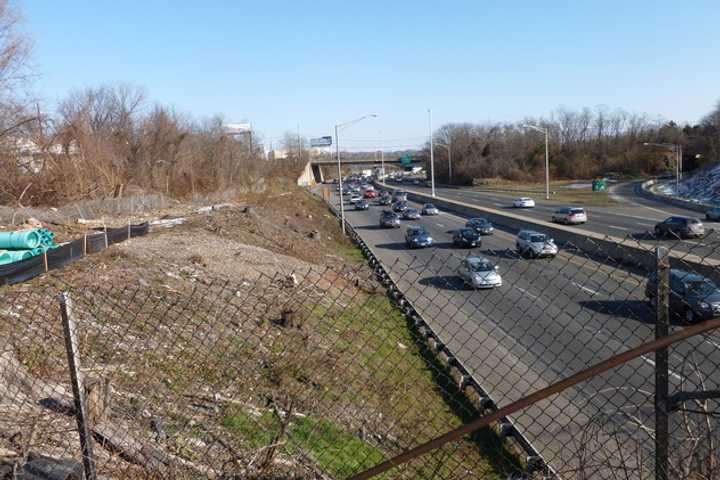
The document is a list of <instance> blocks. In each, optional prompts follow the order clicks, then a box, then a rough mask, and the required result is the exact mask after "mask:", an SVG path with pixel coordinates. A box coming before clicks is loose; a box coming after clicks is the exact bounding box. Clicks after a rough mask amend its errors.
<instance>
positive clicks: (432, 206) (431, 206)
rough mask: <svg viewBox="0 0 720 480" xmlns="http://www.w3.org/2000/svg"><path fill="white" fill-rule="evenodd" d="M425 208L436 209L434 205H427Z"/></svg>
mask: <svg viewBox="0 0 720 480" xmlns="http://www.w3.org/2000/svg"><path fill="white" fill-rule="evenodd" d="M425 208H427V209H431V208H435V205H433V204H432V203H426V204H425Z"/></svg>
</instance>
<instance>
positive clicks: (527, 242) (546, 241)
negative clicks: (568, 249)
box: [515, 230, 558, 258]
mask: <svg viewBox="0 0 720 480" xmlns="http://www.w3.org/2000/svg"><path fill="white" fill-rule="evenodd" d="M515 249H516V251H517V253H518V254H519V255H522V256H526V255H527V256H529V257H532V258H540V257H554V256H555V255H557V253H558V247H557V245H555V240H553V239H552V238H548V236H547V235H545V234H543V233H538V232H534V231H532V230H521V231H520V232H518V236H517V239H516V240H515Z"/></svg>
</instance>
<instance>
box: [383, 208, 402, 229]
mask: <svg viewBox="0 0 720 480" xmlns="http://www.w3.org/2000/svg"><path fill="white" fill-rule="evenodd" d="M380 226H381V227H383V228H400V217H399V216H398V214H397V213H394V212H391V211H389V210H383V211H382V213H380Z"/></svg>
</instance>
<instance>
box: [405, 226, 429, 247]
mask: <svg viewBox="0 0 720 480" xmlns="http://www.w3.org/2000/svg"><path fill="white" fill-rule="evenodd" d="M405 243H406V244H407V246H408V247H410V248H425V247H431V246H432V244H433V239H432V237H431V236H430V234H429V233H428V232H427V230H425V229H424V228H423V227H421V226H419V225H413V226H412V227H408V229H407V230H405Z"/></svg>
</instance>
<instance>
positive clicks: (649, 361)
mask: <svg viewBox="0 0 720 480" xmlns="http://www.w3.org/2000/svg"><path fill="white" fill-rule="evenodd" d="M642 359H643V360H645V362H646V363H649V364H650V365H652V366H653V367H655V361H654V360H651V359H650V358H648V357H647V355H643V356H642ZM668 373H669V374H670V375H671V376H672V377H673V378H674V379H675V380H679V381H682V379H683V377H682V375H678V374H677V373H675V372H673V371H672V370H670V369H669V368H668Z"/></svg>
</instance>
